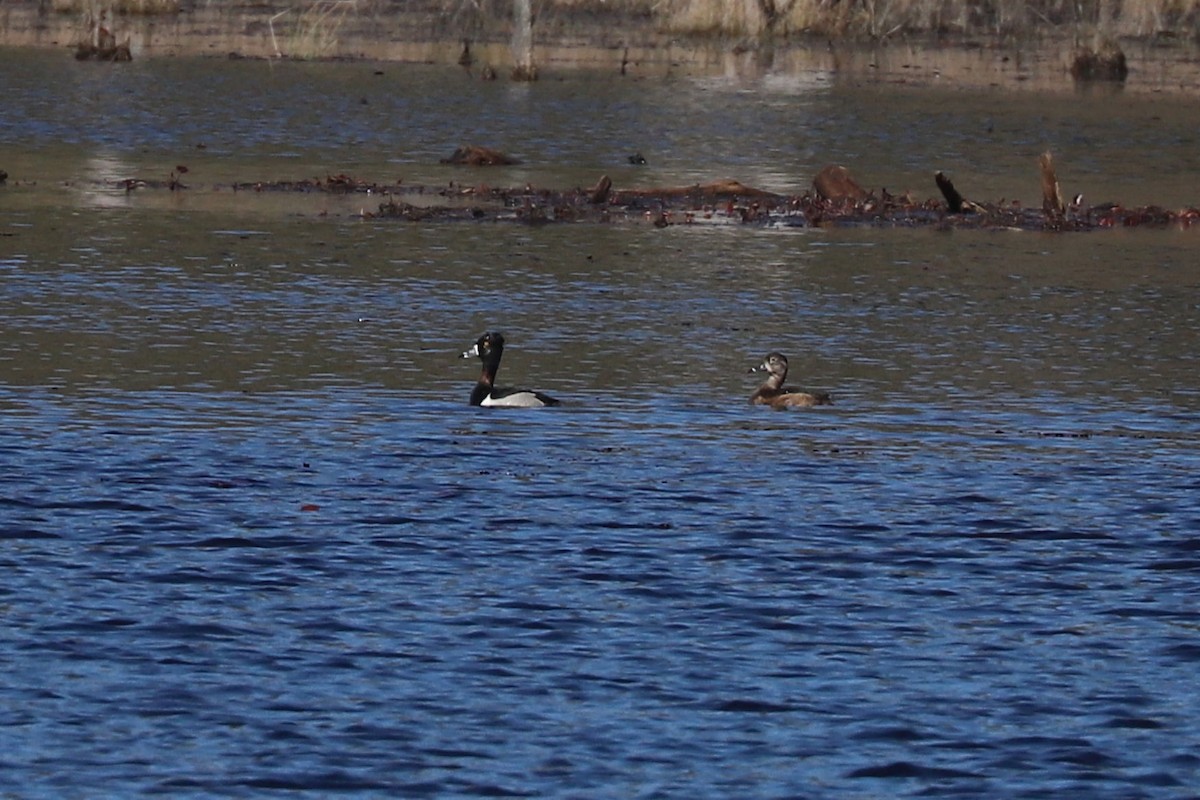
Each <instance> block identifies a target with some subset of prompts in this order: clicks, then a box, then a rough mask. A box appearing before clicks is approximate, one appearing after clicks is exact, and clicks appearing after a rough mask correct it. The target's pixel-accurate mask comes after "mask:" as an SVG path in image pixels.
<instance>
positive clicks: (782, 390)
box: [750, 353, 833, 408]
mask: <svg viewBox="0 0 1200 800" xmlns="http://www.w3.org/2000/svg"><path fill="white" fill-rule="evenodd" d="M750 371H751V372H766V373H767V379H766V380H765V381H763V384H762V386H760V387H758V389H757V390H756V391H755V392H754V394H752V395H750V402H751V403H752V404H754V405H756V406H770V407H771V408H800V407H806V406H826V405H830V404H832V403H833V399H832V398H831V397H830V396H829V395H828V394H827V393H826V392H800V391H797V390H795V389H792V388H791V387H785V386H784V385H783V382H784V381H785V380H787V371H788V361H787V358H786V357H785V356H784V355H783V353H768V354H767V357H766V358H765V359H763V363H761V364H759V365H758V366H757V367H752V368H751V369H750Z"/></svg>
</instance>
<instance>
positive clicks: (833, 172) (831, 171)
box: [813, 164, 870, 203]
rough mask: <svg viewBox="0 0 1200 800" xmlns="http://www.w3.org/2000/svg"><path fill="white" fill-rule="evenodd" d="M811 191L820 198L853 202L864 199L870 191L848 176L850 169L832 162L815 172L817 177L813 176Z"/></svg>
mask: <svg viewBox="0 0 1200 800" xmlns="http://www.w3.org/2000/svg"><path fill="white" fill-rule="evenodd" d="M813 191H815V192H816V193H817V196H819V197H820V198H821V199H822V200H831V201H849V202H853V203H857V202H859V201H862V200H866V199H867V198H868V197H869V196H870V192H868V191H867V190H866V189H864V188H863V187H861V186H859V185H858V183H857V182H856V181H855V180H854V178H852V177H850V170H848V169H846V168H845V167H842V166H837V165H833V164H831V165H830V166H828V167H824V168H823V169H822V170H821V171H820V172H818V173H817V177H815V178H813Z"/></svg>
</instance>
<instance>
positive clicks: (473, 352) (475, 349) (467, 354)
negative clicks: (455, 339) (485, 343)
mask: <svg viewBox="0 0 1200 800" xmlns="http://www.w3.org/2000/svg"><path fill="white" fill-rule="evenodd" d="M477 355H479V345H477V344H473V345H471V349H470V350H464V351H463V354H462V355H461V356H459V358H475V356H477Z"/></svg>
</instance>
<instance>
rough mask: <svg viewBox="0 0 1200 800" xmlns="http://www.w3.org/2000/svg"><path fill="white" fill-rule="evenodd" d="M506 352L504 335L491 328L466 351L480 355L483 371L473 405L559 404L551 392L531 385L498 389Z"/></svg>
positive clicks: (466, 356)
mask: <svg viewBox="0 0 1200 800" xmlns="http://www.w3.org/2000/svg"><path fill="white" fill-rule="evenodd" d="M502 355H504V337H503V336H501V335H500V334H499V333H495V332H494V331H488V332H487V333H485V334H483V336H480V337H479V338H478V339H476V340H475V344H474V346H473V347H472V348H471V349H470V350H468V351H466V352H465V353H463V354H462V357H463V358H472V357H474V356H479V360H480V361H482V362H483V372H482V373H481V374H480V375H479V383H477V384H475V388H474V389H472V390H471V405H473V406H500V407H505V408H541V407H542V406H556V405H558V404H559V401H558V400H555V399H554V398H553V397H550V396H549V395H545V394H542V393H541V392H532V391H529V390H528V389H497V388H496V370H498V369H500V356H502Z"/></svg>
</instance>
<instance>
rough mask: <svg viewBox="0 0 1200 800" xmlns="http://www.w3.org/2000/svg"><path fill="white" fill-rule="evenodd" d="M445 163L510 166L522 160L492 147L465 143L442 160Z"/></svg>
mask: <svg viewBox="0 0 1200 800" xmlns="http://www.w3.org/2000/svg"><path fill="white" fill-rule="evenodd" d="M441 163H443V164H466V165H467V166H471V167H495V166H510V165H513V164H520V163H521V162H520V161H518V160H517V159H515V158H513V157H512V156H509V155H505V154H504V153H501V152H500V151H499V150H493V149H492V148H490V147H480V146H479V145H476V144H464V145H463V146H462V147H460V148H458V149H457V150H455V151H454V152H453V153H451V154H450V157H449V158H443V159H442V160H441Z"/></svg>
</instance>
